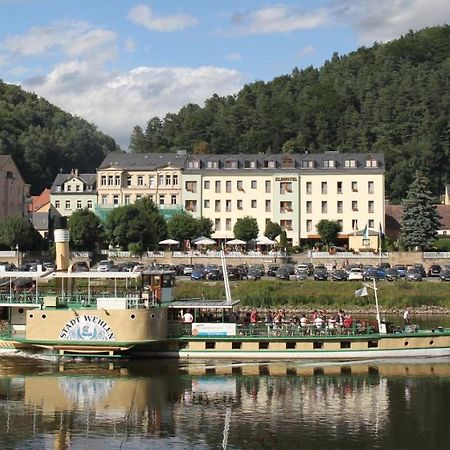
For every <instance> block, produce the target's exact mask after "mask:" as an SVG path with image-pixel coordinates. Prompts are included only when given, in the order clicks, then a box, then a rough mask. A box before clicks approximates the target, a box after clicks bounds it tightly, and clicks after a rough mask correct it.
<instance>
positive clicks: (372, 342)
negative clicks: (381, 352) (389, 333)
mask: <svg viewBox="0 0 450 450" xmlns="http://www.w3.org/2000/svg"><path fill="white" fill-rule="evenodd" d="M367 347H368V348H376V347H378V341H369V342H368V343H367Z"/></svg>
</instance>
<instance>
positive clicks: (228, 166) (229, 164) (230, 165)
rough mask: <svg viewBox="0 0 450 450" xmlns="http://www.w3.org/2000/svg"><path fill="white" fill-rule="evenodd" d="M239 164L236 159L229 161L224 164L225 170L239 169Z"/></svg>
mask: <svg viewBox="0 0 450 450" xmlns="http://www.w3.org/2000/svg"><path fill="white" fill-rule="evenodd" d="M237 167H238V162H237V160H236V159H227V160H226V161H225V164H224V168H225V169H237Z"/></svg>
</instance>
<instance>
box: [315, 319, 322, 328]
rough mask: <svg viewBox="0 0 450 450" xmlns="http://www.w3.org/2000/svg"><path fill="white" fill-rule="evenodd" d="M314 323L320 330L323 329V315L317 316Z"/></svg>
mask: <svg viewBox="0 0 450 450" xmlns="http://www.w3.org/2000/svg"><path fill="white" fill-rule="evenodd" d="M314 325H315V326H316V328H317V329H318V330H321V329H322V328H323V319H322V317H320V316H317V317H316V318H315V319H314Z"/></svg>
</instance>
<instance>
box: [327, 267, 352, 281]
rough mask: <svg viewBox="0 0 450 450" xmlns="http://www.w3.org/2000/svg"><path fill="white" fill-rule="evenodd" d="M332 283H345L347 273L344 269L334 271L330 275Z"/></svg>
mask: <svg viewBox="0 0 450 450" xmlns="http://www.w3.org/2000/svg"><path fill="white" fill-rule="evenodd" d="M331 279H332V280H333V281H347V279H348V273H347V272H346V271H345V270H344V269H336V270H334V271H333V272H332V273H331Z"/></svg>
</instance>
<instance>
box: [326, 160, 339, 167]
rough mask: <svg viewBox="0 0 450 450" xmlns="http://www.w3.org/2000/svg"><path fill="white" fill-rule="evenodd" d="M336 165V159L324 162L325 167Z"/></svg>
mask: <svg viewBox="0 0 450 450" xmlns="http://www.w3.org/2000/svg"><path fill="white" fill-rule="evenodd" d="M335 166H336V162H335V160H334V159H326V160H325V161H324V162H323V167H325V168H333V167H335Z"/></svg>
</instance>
